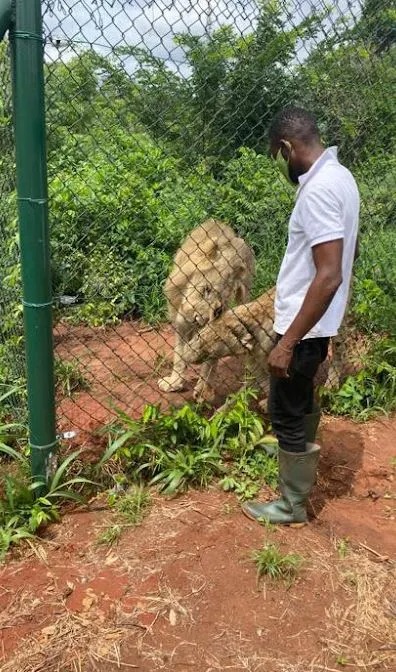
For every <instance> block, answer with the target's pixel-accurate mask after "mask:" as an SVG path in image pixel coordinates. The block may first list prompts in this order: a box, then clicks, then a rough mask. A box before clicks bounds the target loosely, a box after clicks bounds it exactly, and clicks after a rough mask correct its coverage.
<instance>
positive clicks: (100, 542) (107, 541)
mask: <svg viewBox="0 0 396 672" xmlns="http://www.w3.org/2000/svg"><path fill="white" fill-rule="evenodd" d="M121 534H122V526H121V525H117V524H115V525H109V527H106V529H105V530H103V531H102V532H101V533H100V534H99V536H98V538H97V540H96V544H97V546H112V545H113V544H115V543H116V542H118V540H119V539H120V537H121Z"/></svg>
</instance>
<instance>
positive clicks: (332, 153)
mask: <svg viewBox="0 0 396 672" xmlns="http://www.w3.org/2000/svg"><path fill="white" fill-rule="evenodd" d="M337 153H338V148H337V147H336V146H335V145H334V146H333V147H328V148H327V149H325V150H324V152H322V154H321V155H320V156H319V157H318V158H317V159H316V161H315V162H314V163H313V164H312V166H311V167H310V169H309V170H308V171H307V172H306V173H304V175H300V177H299V178H298V183H299V187H298V190H297V193H298V192H299V191H300V190H301V189H302V188H303V186H304V185H305V184H306V183H307V182H308V180H310V179H311V178H312V177H313V176H314V175H316V173H318V172H319V170H320V169H321V168H322V167H323V166H324V165H325V163H327V162H328V161H338V159H337Z"/></svg>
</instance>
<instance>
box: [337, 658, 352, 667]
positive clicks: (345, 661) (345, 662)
mask: <svg viewBox="0 0 396 672" xmlns="http://www.w3.org/2000/svg"><path fill="white" fill-rule="evenodd" d="M336 663H337V665H342V667H345V665H349V663H348V658H345V656H338V658H337V660H336Z"/></svg>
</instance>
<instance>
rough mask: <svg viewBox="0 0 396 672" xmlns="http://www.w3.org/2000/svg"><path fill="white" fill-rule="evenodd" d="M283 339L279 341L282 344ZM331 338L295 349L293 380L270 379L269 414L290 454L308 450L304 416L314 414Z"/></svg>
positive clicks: (318, 340) (315, 339)
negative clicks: (319, 377) (317, 386)
mask: <svg viewBox="0 0 396 672" xmlns="http://www.w3.org/2000/svg"><path fill="white" fill-rule="evenodd" d="M280 338H281V336H279V337H278V340H279V339H280ZM329 340H330V339H329V338H309V339H306V340H305V341H301V342H300V343H299V344H298V345H296V347H295V348H294V352H293V358H292V361H291V364H290V368H289V378H276V377H275V376H272V375H271V377H270V394H269V412H270V418H271V424H272V429H273V431H274V433H275V435H276V437H277V439H278V442H279V446H280V448H282V449H283V450H287V451H288V452H293V453H300V452H304V451H305V450H306V447H305V444H306V439H305V429H304V416H305V415H307V414H309V413H312V410H313V402H314V385H313V382H314V378H315V375H316V372H317V370H318V368H319V365H320V364H321V362H323V361H324V360H325V359H326V357H327V350H328V347H329Z"/></svg>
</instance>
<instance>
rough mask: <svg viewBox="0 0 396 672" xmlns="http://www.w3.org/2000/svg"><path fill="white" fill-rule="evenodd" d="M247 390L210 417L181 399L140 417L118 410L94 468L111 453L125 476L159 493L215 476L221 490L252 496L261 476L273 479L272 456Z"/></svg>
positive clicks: (201, 484) (270, 440)
mask: <svg viewBox="0 0 396 672" xmlns="http://www.w3.org/2000/svg"><path fill="white" fill-rule="evenodd" d="M251 398H252V392H249V391H244V392H240V393H238V394H236V395H233V396H232V397H230V399H229V400H228V403H227V404H226V408H225V409H224V410H223V411H221V410H220V411H217V412H216V413H215V414H214V415H213V416H212V417H211V418H210V419H208V418H205V417H204V416H203V415H200V414H199V413H198V412H197V411H196V410H194V409H193V408H192V407H191V406H189V405H185V406H183V407H182V408H180V409H175V410H173V411H170V412H168V413H162V412H161V411H160V410H159V408H158V407H156V406H147V407H146V409H145V411H144V413H143V416H142V418H141V419H140V420H133V419H131V418H129V417H128V416H127V415H126V414H125V413H123V412H122V411H118V417H119V422H118V423H117V424H116V425H111V426H109V427H108V432H109V446H108V448H107V450H106V452H105V454H104V455H103V457H102V459H101V461H100V462H99V464H98V467H97V468H98V469H101V468H102V467H103V465H104V464H105V463H106V462H108V461H109V460H110V459H115V460H116V463H117V465H118V466H117V467H116V468H118V469H119V470H121V472H124V473H127V474H128V478H132V479H134V480H139V479H141V478H143V479H144V480H145V481H147V482H149V483H150V484H153V485H154V484H158V485H159V487H160V490H161V491H163V492H164V493H165V494H174V493H176V492H180V491H183V490H186V489H187V488H188V487H189V486H198V487H206V486H207V485H208V484H209V483H210V481H211V480H212V479H213V478H215V477H218V476H222V477H223V478H222V479H221V480H220V485H221V486H222V487H223V488H224V489H225V490H235V491H236V492H237V494H238V495H239V496H240V497H241V498H243V499H245V498H248V497H252V496H253V495H254V494H255V493H256V492H257V490H258V488H259V487H260V483H261V481H262V480H264V481H265V482H267V483H269V484H271V485H275V482H276V474H277V465H276V460H275V459H274V458H273V457H270V456H269V455H268V454H267V450H266V448H267V447H268V446H269V447H272V446H273V443H274V440H273V437H271V436H268V435H267V434H266V433H265V426H264V425H263V423H262V421H261V419H260V417H259V416H258V415H257V414H255V413H254V412H253V411H251V410H250V408H249V402H250V399H251Z"/></svg>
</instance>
